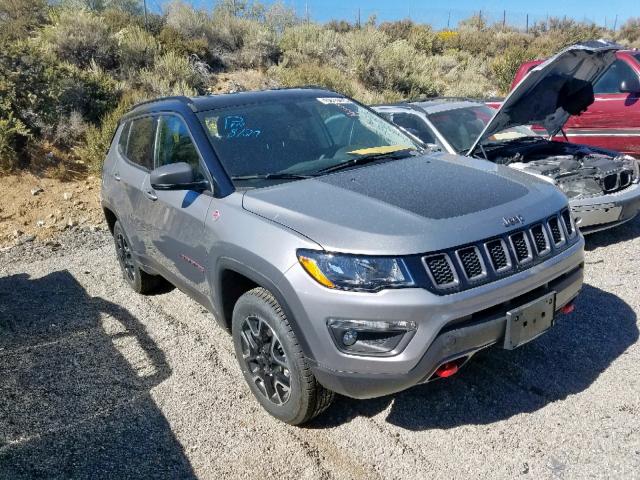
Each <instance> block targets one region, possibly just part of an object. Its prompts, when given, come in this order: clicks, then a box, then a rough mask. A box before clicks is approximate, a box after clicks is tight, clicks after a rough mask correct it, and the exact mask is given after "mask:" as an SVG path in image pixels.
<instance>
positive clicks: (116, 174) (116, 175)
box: [113, 172, 120, 182]
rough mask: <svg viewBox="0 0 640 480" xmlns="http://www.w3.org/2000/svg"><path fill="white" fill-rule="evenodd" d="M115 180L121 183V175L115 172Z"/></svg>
mask: <svg viewBox="0 0 640 480" xmlns="http://www.w3.org/2000/svg"><path fill="white" fill-rule="evenodd" d="M113 178H115V179H116V181H117V182H119V181H120V174H119V173H118V172H114V173H113Z"/></svg>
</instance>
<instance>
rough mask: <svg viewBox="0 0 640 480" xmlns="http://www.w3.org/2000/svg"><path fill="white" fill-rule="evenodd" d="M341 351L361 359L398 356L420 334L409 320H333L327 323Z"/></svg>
mask: <svg viewBox="0 0 640 480" xmlns="http://www.w3.org/2000/svg"><path fill="white" fill-rule="evenodd" d="M327 326H328V327H329V331H330V332H331V335H332V336H333V340H334V342H335V344H336V347H338V349H339V350H341V351H343V352H345V353H350V354H359V355H392V354H395V353H398V352H399V351H400V350H401V349H402V348H404V346H405V345H406V344H407V342H408V341H409V340H410V339H411V337H412V336H413V334H414V333H415V331H416V324H415V322H412V321H408V320H397V321H394V320H351V319H349V320H348V319H338V318H332V319H330V320H329V321H328V322H327Z"/></svg>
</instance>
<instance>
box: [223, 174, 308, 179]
mask: <svg viewBox="0 0 640 480" xmlns="http://www.w3.org/2000/svg"><path fill="white" fill-rule="evenodd" d="M311 177H313V175H299V174H296V173H259V174H255V175H238V176H235V177H231V180H304V179H305V178H311Z"/></svg>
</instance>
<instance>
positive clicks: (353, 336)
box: [342, 330, 358, 347]
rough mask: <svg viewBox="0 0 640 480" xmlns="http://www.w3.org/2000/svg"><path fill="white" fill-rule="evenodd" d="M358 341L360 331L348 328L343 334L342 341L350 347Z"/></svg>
mask: <svg viewBox="0 0 640 480" xmlns="http://www.w3.org/2000/svg"><path fill="white" fill-rule="evenodd" d="M357 341H358V332H356V331H355V330H347V331H346V332H344V335H343V336H342V343H343V344H344V345H346V346H347V347H350V346H351V345H353V344H354V343H356V342H357Z"/></svg>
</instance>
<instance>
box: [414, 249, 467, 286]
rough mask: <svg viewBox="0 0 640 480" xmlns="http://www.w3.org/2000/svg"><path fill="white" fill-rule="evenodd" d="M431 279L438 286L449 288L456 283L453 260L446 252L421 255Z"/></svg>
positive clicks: (456, 276)
mask: <svg viewBox="0 0 640 480" xmlns="http://www.w3.org/2000/svg"><path fill="white" fill-rule="evenodd" d="M422 261H423V262H424V265H425V267H426V269H427V273H428V275H429V277H430V278H431V281H432V282H433V283H434V285H435V286H436V287H438V288H449V287H455V286H456V285H458V283H459V280H458V275H457V274H456V269H455V267H454V266H453V262H452V261H451V259H450V258H449V255H447V254H446V253H441V254H437V255H431V256H428V257H423V258H422Z"/></svg>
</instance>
